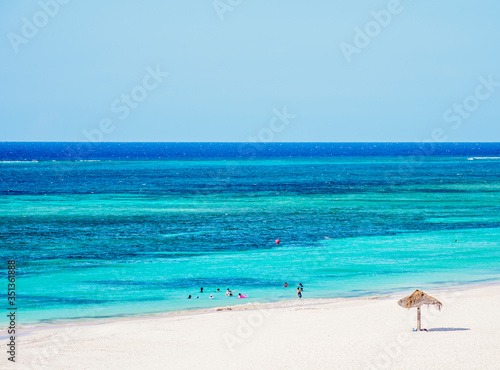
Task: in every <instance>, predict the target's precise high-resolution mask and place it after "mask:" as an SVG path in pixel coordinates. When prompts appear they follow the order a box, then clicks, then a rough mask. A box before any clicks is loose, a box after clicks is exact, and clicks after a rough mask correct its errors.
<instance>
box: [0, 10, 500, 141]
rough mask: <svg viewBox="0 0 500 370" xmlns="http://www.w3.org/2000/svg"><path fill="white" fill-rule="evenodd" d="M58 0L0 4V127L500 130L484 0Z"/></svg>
mask: <svg viewBox="0 0 500 370" xmlns="http://www.w3.org/2000/svg"><path fill="white" fill-rule="evenodd" d="M60 1H61V3H59V2H57V0H42V1H31V0H30V1H28V0H24V1H22V2H14V1H8V2H7V1H4V2H2V3H1V5H0V20H1V22H0V24H1V26H0V27H1V32H0V35H1V38H0V40H1V41H0V55H1V59H0V63H1V67H2V68H1V70H2V79H1V84H0V86H1V87H0V120H1V124H2V130H1V133H0V141H87V140H96V141H101V140H102V141H247V140H254V139H255V138H257V140H261V141H266V140H272V141H332V142H339V141H410V142H412V141H500V130H499V124H500V104H498V103H499V102H500V47H499V46H500V23H499V22H498V16H499V14H500V3H499V2H498V1H493V0H485V1H481V2H477V1H475V2H474V1H460V2H458V1H456V0H455V1H452V0H442V1H439V2H436V1H430V0H401V1H399V4H398V2H397V0H391V1H355V2H350V1H333V0H316V1H314V0H313V1H308V2H305V1H296V0H286V1H285V0H277V1H264V0H252V1H250V0H240V1H238V0H221V1H213V0H196V1H180V0H177V1H173V0H169V1H160V0H150V1H145V2H144V1H142V2H141V1H131V0H129V1H126V0H121V1H118V0H112V1H104V2H103V1H94V0H89V1H85V2H83V1H75V0H73V1H69V0H65V1H63V0H60ZM62 3H64V4H62ZM43 4H47V5H43ZM216 8H217V9H216ZM42 13H43V14H42ZM49 13H50V14H49ZM44 14H45V15H44ZM374 14H378V16H377V15H374ZM387 14H389V15H390V19H389V18H388V16H387ZM377 24H378V25H377ZM360 32H361V33H360ZM360 35H361V36H360ZM363 35H364V36H363ZM370 35H371V36H370ZM356 37H357V38H356ZM360 40H361V41H360ZM367 40H368V41H367ZM356 42H357V43H356ZM365 44H367V45H365ZM346 45H348V46H346ZM345 50H350V51H351V52H352V50H356V52H352V53H350V54H349V53H347V54H349V55H347V54H346V52H345ZM152 70H153V71H156V72H154V73H153V75H151V71H152ZM158 73H160V75H158ZM167 73H168V76H166V74H167ZM155 74H156V75H155ZM148 75H149V77H148ZM155 76H156V78H155ZM485 81H486V82H485ZM497 81H498V82H497ZM132 93H133V94H132ZM127 96H129V98H128V100H126V99H127ZM285 107H286V108H285ZM284 109H285V111H286V112H288V114H289V116H290V119H288V120H287V121H286V122H284V121H283V120H281V121H280V120H279V119H278V120H276V117H277V116H276V113H275V112H276V111H278V112H283V110H284ZM292 116H293V118H291V117H292ZM273 122H274V124H273ZM276 122H278V124H277V123H276ZM285 123H286V124H285ZM100 125H101V126H100ZM96 130H97V131H99V132H97V131H96ZM270 132H272V134H271V135H269V133H270ZM89 137H90V139H89Z"/></svg>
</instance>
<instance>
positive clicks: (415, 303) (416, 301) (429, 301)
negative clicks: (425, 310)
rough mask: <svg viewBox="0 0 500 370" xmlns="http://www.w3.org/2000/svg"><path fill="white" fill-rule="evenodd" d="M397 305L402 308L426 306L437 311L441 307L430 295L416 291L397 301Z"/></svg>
mask: <svg viewBox="0 0 500 370" xmlns="http://www.w3.org/2000/svg"><path fill="white" fill-rule="evenodd" d="M398 304H399V305H400V306H401V307H404V308H412V307H420V306H422V305H424V304H426V305H434V306H437V307H438V309H441V306H442V305H443V304H442V303H441V302H439V301H438V300H437V299H436V298H434V297H431V296H430V295H428V294H425V293H424V292H422V291H421V290H418V289H417V290H415V291H414V292H413V293H412V294H410V295H409V296H408V297H404V298H401V299H400V300H399V301H398Z"/></svg>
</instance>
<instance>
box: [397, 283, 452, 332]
mask: <svg viewBox="0 0 500 370" xmlns="http://www.w3.org/2000/svg"><path fill="white" fill-rule="evenodd" d="M398 304H399V305H400V306H401V307H404V308H408V309H410V308H412V307H417V330H418V331H420V330H421V328H420V307H421V306H422V305H424V304H426V305H428V306H430V305H433V306H437V307H438V309H439V310H441V306H442V305H443V304H442V303H441V302H439V301H438V300H437V299H436V298H434V297H431V296H430V295H427V294H425V293H424V292H422V291H421V290H418V289H417V290H415V291H414V292H413V293H412V294H410V295H409V296H408V297H404V298H402V299H400V300H399V301H398Z"/></svg>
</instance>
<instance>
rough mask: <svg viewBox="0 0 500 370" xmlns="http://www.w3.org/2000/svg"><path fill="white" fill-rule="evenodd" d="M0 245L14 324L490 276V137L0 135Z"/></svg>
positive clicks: (495, 182) (499, 198) (493, 207)
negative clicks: (373, 140)
mask: <svg viewBox="0 0 500 370" xmlns="http://www.w3.org/2000/svg"><path fill="white" fill-rule="evenodd" d="M276 239H279V240H280V243H279V244H276V242H275V240H276ZM0 255H1V259H2V261H5V262H4V268H3V269H2V271H0V277H1V278H2V280H4V281H5V282H6V279H7V277H6V276H7V264H6V261H7V260H12V259H15V260H16V263H17V286H16V289H17V297H18V301H17V305H18V307H19V313H18V320H19V322H20V323H22V324H36V323H41V322H54V321H59V320H67V319H86V318H87V319H88V318H100V317H117V316H124V315H137V314H146V313H159V312H169V311H176V310H185V309H199V308H208V307H215V306H226V305H233V304H241V303H247V302H272V301H278V300H289V299H296V295H295V293H296V286H297V284H298V283H302V284H303V285H304V292H303V294H304V298H329V297H332V298H333V297H352V296H364V295H380V294H386V293H389V292H393V291H396V290H407V291H411V290H412V289H415V288H429V287H441V286H449V285H459V284H468V283H477V282H488V281H496V280H499V279H500V144H439V145H437V144H436V145H435V146H433V147H432V150H431V149H430V147H423V146H422V145H420V146H419V145H417V144H404V143H403V144H380V143H378V144H313V143H311V144H265V145H263V144H258V145H257V144H255V145H253V144H244V145H243V146H242V144H196V143H192V144H181V143H179V144H160V143H158V144H137V143H134V144H123V143H121V144H92V145H90V144H89V145H84V146H82V144H75V143H60V144H51V143H45V144H40V143H39V144H37V143H0ZM285 282H288V285H289V287H288V288H284V287H283V285H284V283H285ZM200 287H203V288H204V292H203V293H200ZM227 288H230V289H231V290H233V289H237V291H238V292H241V293H243V294H247V295H248V298H247V299H245V300H239V299H236V298H234V297H229V298H228V297H225V295H224V291H225V290H226V289H227ZM216 289H220V293H216ZM210 294H213V295H214V299H209V296H210ZM189 295H192V296H193V299H191V300H189V299H187V297H188V296H189ZM196 297H199V298H196ZM6 301H7V300H6V298H5V302H6Z"/></svg>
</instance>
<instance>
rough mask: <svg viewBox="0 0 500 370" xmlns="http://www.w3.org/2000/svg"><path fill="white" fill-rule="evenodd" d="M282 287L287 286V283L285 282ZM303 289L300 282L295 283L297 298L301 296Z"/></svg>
mask: <svg viewBox="0 0 500 370" xmlns="http://www.w3.org/2000/svg"><path fill="white" fill-rule="evenodd" d="M283 287H285V288H288V283H285V285H283ZM303 291H304V286H303V285H302V283H299V285H297V297H299V299H300V298H302V292H303Z"/></svg>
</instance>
